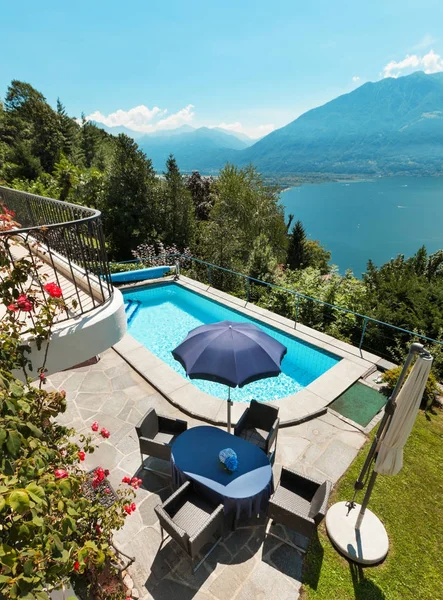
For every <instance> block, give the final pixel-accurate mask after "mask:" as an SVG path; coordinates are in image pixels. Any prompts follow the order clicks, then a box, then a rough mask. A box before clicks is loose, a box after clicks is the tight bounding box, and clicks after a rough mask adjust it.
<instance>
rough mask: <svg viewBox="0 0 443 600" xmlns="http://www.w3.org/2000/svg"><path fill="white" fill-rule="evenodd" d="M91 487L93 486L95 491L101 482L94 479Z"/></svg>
mask: <svg viewBox="0 0 443 600" xmlns="http://www.w3.org/2000/svg"><path fill="white" fill-rule="evenodd" d="M91 485H92V487H93V488H94V490H95V489H96V488H98V486H99V485H100V481H99V480H98V479H97V478H94V479H93V480H92V484H91Z"/></svg>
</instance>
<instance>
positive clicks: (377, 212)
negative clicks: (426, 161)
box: [281, 177, 443, 277]
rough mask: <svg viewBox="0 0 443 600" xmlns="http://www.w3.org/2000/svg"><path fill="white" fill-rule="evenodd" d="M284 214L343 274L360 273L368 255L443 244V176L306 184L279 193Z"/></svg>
mask: <svg viewBox="0 0 443 600" xmlns="http://www.w3.org/2000/svg"><path fill="white" fill-rule="evenodd" d="M281 200H282V203H283V204H284V206H285V215H286V217H287V216H288V215H289V214H291V213H292V214H294V221H296V220H297V219H300V221H301V222H302V223H303V225H304V227H305V230H306V235H307V237H309V238H311V239H314V240H319V241H320V242H321V244H323V246H325V247H326V248H327V249H328V250H330V252H331V254H332V257H331V262H332V263H333V264H336V265H338V267H339V269H340V272H341V273H344V272H345V270H346V269H352V271H353V272H354V273H355V275H356V276H357V277H360V276H361V274H362V273H363V272H364V271H365V270H366V263H367V261H368V259H369V258H371V259H372V260H373V262H374V263H375V264H376V265H378V266H379V265H381V264H383V263H385V262H387V261H388V260H390V259H391V258H393V257H395V256H397V254H404V255H405V256H407V257H408V256H411V255H413V254H415V252H416V251H417V250H418V248H420V246H422V245H423V244H424V245H425V246H426V249H427V250H428V252H429V253H433V252H435V251H436V250H439V249H440V248H443V225H442V224H443V177H417V178H414V177H392V178H377V179H373V180H366V181H350V182H342V181H341V182H336V183H321V184H306V185H302V186H300V187H294V188H291V189H289V190H286V191H285V192H282V194H281Z"/></svg>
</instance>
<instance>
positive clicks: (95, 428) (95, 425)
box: [91, 421, 98, 431]
mask: <svg viewBox="0 0 443 600" xmlns="http://www.w3.org/2000/svg"><path fill="white" fill-rule="evenodd" d="M91 429H92V431H98V423H97V421H94V423H93V424H92V425H91Z"/></svg>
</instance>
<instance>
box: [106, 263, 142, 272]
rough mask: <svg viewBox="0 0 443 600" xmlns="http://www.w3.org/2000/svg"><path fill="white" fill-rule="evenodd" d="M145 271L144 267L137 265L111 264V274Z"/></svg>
mask: <svg viewBox="0 0 443 600" xmlns="http://www.w3.org/2000/svg"><path fill="white" fill-rule="evenodd" d="M138 269H143V265H142V264H140V263H138V262H136V263H109V271H110V273H126V271H137V270H138Z"/></svg>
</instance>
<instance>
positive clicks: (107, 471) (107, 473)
mask: <svg viewBox="0 0 443 600" xmlns="http://www.w3.org/2000/svg"><path fill="white" fill-rule="evenodd" d="M108 475H109V469H105V477H107V476H108Z"/></svg>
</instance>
